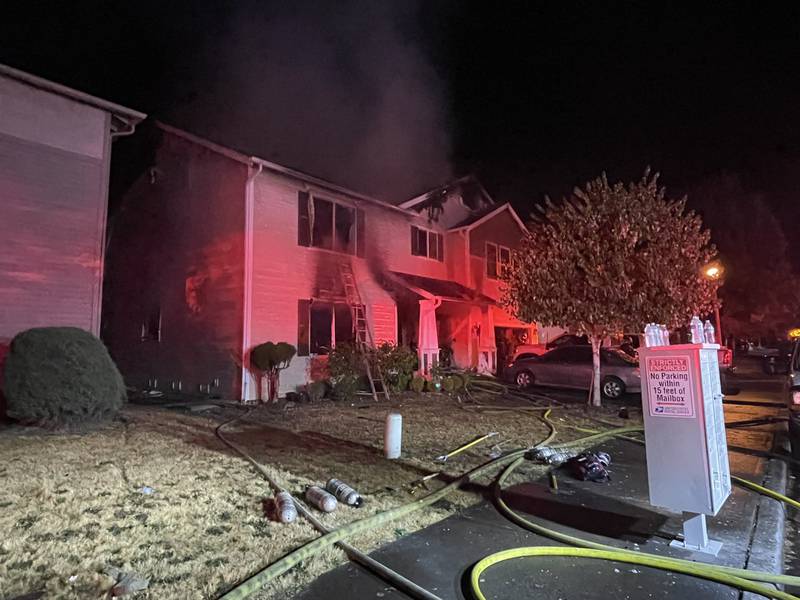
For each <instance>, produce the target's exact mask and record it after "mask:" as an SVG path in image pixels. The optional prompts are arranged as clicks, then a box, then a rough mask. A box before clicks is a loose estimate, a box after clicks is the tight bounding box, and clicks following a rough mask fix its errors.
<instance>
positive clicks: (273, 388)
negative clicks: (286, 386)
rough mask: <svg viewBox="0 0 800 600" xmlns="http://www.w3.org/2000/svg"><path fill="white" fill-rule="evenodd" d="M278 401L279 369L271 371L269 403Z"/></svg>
mask: <svg viewBox="0 0 800 600" xmlns="http://www.w3.org/2000/svg"><path fill="white" fill-rule="evenodd" d="M277 399H278V369H270V371H269V401H270V403H272V402H275V401H276V400H277Z"/></svg>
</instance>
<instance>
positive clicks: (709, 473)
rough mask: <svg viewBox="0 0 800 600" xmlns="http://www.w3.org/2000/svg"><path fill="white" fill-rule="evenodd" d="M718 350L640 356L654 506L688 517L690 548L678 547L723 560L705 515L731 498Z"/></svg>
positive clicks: (647, 351) (680, 348)
mask: <svg viewBox="0 0 800 600" xmlns="http://www.w3.org/2000/svg"><path fill="white" fill-rule="evenodd" d="M718 349H719V345H718V344H710V343H701V344H680V345H675V346H670V345H658V346H652V347H648V348H641V349H640V350H639V359H640V368H641V370H642V412H643V414H644V427H645V439H646V446H647V478H648V483H649V486H650V503H651V504H652V505H654V506H662V507H664V508H668V509H670V510H674V511H676V512H682V513H684V524H683V535H684V539H683V541H682V542H681V541H674V542H672V544H671V545H672V546H675V547H680V548H684V549H686V550H692V551H699V552H707V553H710V554H713V555H716V554H717V553H718V552H719V550H720V548H721V547H722V544H721V543H720V542H718V541H714V540H709V539H708V531H707V529H706V515H712V516H713V515H716V514H717V512H719V509H720V508H721V507H722V504H723V503H724V502H725V500H726V499H727V498H728V496H729V495H730V492H731V479H730V468H729V465H728V445H727V441H726V439H725V417H724V414H723V411H722V386H721V385H720V378H719V365H718V359H717V350H718Z"/></svg>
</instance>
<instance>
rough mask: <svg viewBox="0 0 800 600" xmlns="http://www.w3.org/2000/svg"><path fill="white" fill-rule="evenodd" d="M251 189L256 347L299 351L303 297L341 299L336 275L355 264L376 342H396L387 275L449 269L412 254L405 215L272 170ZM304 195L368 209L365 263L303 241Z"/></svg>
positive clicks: (289, 377)
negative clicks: (301, 209) (263, 345)
mask: <svg viewBox="0 0 800 600" xmlns="http://www.w3.org/2000/svg"><path fill="white" fill-rule="evenodd" d="M254 185H255V199H254V211H253V212H254V218H253V290H252V293H253V298H252V307H253V309H252V319H251V335H250V339H251V344H252V346H255V345H257V344H260V343H263V342H267V341H272V342H279V341H286V342H289V343H291V344H292V345H295V346H296V345H297V343H298V325H299V321H298V301H300V300H312V299H318V300H319V299H329V298H330V299H335V300H337V301H339V302H344V292H343V289H342V288H341V284H340V277H339V272H338V269H339V263H340V262H342V261H344V262H350V264H351V266H352V269H353V273H354V275H355V280H356V284H357V286H358V289H359V293H360V295H361V299H362V301H363V302H364V304H365V305H366V307H367V317H368V321H369V324H370V327H371V328H372V334H373V337H374V339H375V340H376V341H377V342H380V341H387V342H391V343H396V341H397V316H396V308H395V302H394V298H393V297H392V295H391V293H390V292H389V291H387V289H386V287H388V286H385V285H384V284H383V283H382V277H381V275H382V274H383V273H385V272H386V271H387V270H403V269H407V268H415V269H422V270H424V271H426V272H431V273H437V274H439V273H444V271H445V266H444V264H443V263H439V262H437V261H433V260H430V259H427V258H425V259H423V258H418V257H412V256H411V248H410V225H411V220H410V219H408V218H407V217H406V216H405V215H403V214H401V213H397V215H395V214H393V211H390V210H387V209H385V208H380V207H378V206H375V205H373V204H370V203H368V202H364V201H360V200H358V199H354V198H350V197H348V196H346V195H344V194H339V193H332V192H330V191H328V190H323V189H318V188H315V187H314V186H309V185H308V184H306V183H304V182H302V181H299V180H296V179H293V178H290V177H287V176H284V175H281V174H277V173H273V172H270V171H267V170H264V171H263V172H262V173H261V174H259V175H258V176H257V177H256V179H255V184H254ZM301 191H302V192H306V191H308V192H310V193H311V194H312V196H314V195H317V196H319V197H322V198H325V199H328V200H331V201H334V202H338V203H341V204H345V205H348V206H352V207H357V208H359V209H362V210H364V213H365V216H364V223H365V232H366V245H365V257H364V258H359V257H356V256H354V255H349V254H344V253H339V252H334V251H331V250H324V249H320V248H313V247H304V246H301V245H299V244H298V192H301ZM398 228H399V229H398ZM398 232H402V234H403V235H399V234H398ZM406 232H408V233H407V234H406ZM311 365H312V357H305V356H298V357H296V358H295V359H294V360H293V361H292V363H291V365H290V367H289V368H288V369H287V370H286V371H284V372H283V373H282V374H281V393H284V392H286V391H293V390H294V389H296V388H297V387H298V386H301V385H303V384H305V383H306V382H307V381H308V378H309V369H310V368H311Z"/></svg>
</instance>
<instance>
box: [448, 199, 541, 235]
mask: <svg viewBox="0 0 800 600" xmlns="http://www.w3.org/2000/svg"><path fill="white" fill-rule="evenodd" d="M504 211H508V213H509V214H510V215H511V218H512V219H514V221H516V223H517V225H519V227H520V229H522V231H523V232H525V231H527V230H528V228H527V227H525V223H523V222H522V219H520V218H519V215H518V214H517V211H515V210H514V208H513V207H512V206H511V205H510V204H509V203H508V202H506V203H505V204H501V205H500V206H496V205H495V206H487V207H486V208H484V209H483V210H482V211H479V212H476V213H473V214H471V215H470V216H469V217H467V218H466V219H464V220H463V221H462V222H460V223H457V224H456V225H454V226H452V227H450V228H449V229H448V231H458V230H460V229H474V228H475V227H477V226H478V225H480V224H481V223H485V222H486V221H488V220H489V219H491V218H493V217H495V216H497V215H499V214H500V213H501V212H504Z"/></svg>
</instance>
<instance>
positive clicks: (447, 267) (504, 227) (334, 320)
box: [103, 124, 535, 399]
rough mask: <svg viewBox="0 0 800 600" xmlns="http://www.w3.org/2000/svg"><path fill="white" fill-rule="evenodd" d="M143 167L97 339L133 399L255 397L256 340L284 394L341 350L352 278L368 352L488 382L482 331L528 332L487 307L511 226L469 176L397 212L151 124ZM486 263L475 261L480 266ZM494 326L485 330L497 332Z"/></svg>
mask: <svg viewBox="0 0 800 600" xmlns="http://www.w3.org/2000/svg"><path fill="white" fill-rule="evenodd" d="M154 129H155V134H156V135H155V136H154V143H153V145H154V146H155V152H154V161H153V164H152V166H151V168H150V169H149V170H148V171H147V173H145V174H144V175H143V176H142V177H140V178H139V179H138V180H137V181H136V182H135V183H134V184H133V185H132V186H131V188H130V189H129V190H128V191H127V192H126V193H125V195H124V197H123V198H122V200H121V204H120V208H119V211H118V214H117V215H116V216H115V217H114V219H113V224H112V227H113V231H114V233H113V235H112V237H111V242H110V247H109V258H108V264H107V281H108V292H107V296H106V307H107V312H106V313H105V316H104V319H105V320H104V329H103V333H104V339H105V341H106V343H107V345H108V346H109V348H110V350H111V352H112V355H113V356H114V358H115V359H116V360H117V362H118V364H119V366H120V368H121V370H122V372H123V374H125V376H126V378H127V380H128V381H129V382H130V383H131V384H133V385H137V386H156V387H158V388H160V389H182V390H191V391H196V390H198V389H200V390H201V391H209V392H217V393H221V394H223V395H227V396H230V395H235V396H236V397H241V398H243V399H254V398H255V397H256V394H257V385H256V382H255V381H254V380H253V378H252V375H251V374H250V372H249V370H248V369H247V368H246V366H247V363H248V355H249V352H250V350H251V348H252V347H253V346H255V345H257V344H259V343H262V342H265V341H273V342H278V341H286V342H289V343H291V344H293V345H295V346H296V347H297V349H298V356H297V357H296V358H295V359H294V360H293V361H292V363H291V366H290V367H289V369H287V370H286V371H284V372H283V373H282V374H281V391H282V392H286V391H290V390H294V389H297V388H298V386H302V385H304V384H305V383H307V382H308V381H309V380H310V379H311V378H313V377H314V370H315V368H316V365H317V364H318V363H319V361H318V360H315V357H320V356H324V355H325V354H326V353H327V351H328V349H329V348H330V347H332V346H334V345H336V344H337V343H342V342H350V341H352V340H353V335H354V334H353V322H352V317H351V310H350V306H349V304H348V298H347V294H346V290H345V286H344V285H343V276H342V272H343V271H344V272H345V273H348V272H352V274H353V277H354V280H355V282H356V284H357V288H358V293H359V295H360V298H361V303H362V304H363V305H364V306H365V307H366V314H367V321H368V323H369V327H370V331H371V333H372V337H373V339H374V341H375V343H376V344H379V343H382V342H390V343H406V344H409V345H413V346H415V347H417V348H418V350H419V353H420V358H421V364H422V365H423V368H427V369H429V368H430V367H431V366H432V365H433V364H435V363H436V361H437V360H438V353H439V347H440V346H448V347H451V348H452V350H453V359H454V361H455V362H456V364H458V365H459V366H463V367H470V366H474V367H479V368H481V369H483V370H488V371H491V370H494V368H495V364H496V360H497V358H496V345H495V328H496V327H498V328H508V329H511V328H516V329H517V330H519V331H527V332H528V333H529V335H530V336H533V335H535V331H534V329H533V327H532V326H529V325H527V324H524V323H519V322H518V321H516V320H515V319H513V317H511V316H510V315H508V314H507V313H506V312H505V311H503V310H502V309H500V308H499V307H498V306H497V298H498V294H499V288H498V283H497V275H498V273H499V272H500V271H501V270H502V269H503V268H504V266H505V265H506V264H507V263H508V260H509V252H510V249H511V248H513V247H515V246H516V245H517V243H518V242H519V240H520V239H521V237H522V234H523V232H524V226H523V224H522V222H521V221H520V219H519V217H518V216H517V215H516V214H515V213H514V211H513V210H512V209H511V207H510V206H508V205H496V204H495V203H494V202H493V201H492V200H491V198H489V196H488V194H486V192H485V191H484V190H483V189H482V188H481V187H480V186H479V185H478V184H477V182H476V181H475V180H474V179H473V178H465V179H462V180H459V181H457V182H454V183H453V184H451V185H449V186H447V187H444V188H440V189H438V190H435V191H433V192H430V193H428V194H425V195H423V196H421V197H419V198H416V199H414V200H410V201H409V202H406V203H404V204H402V205H400V206H395V205H393V204H390V203H387V202H383V201H380V200H378V199H375V198H371V197H369V196H365V195H363V194H359V193H357V192H354V191H351V190H347V189H345V188H342V187H340V186H337V185H334V184H332V183H329V182H326V181H323V180H320V179H318V178H315V177H312V176H309V175H306V174H303V173H300V172H298V171H295V170H293V169H289V168H286V167H282V166H280V165H276V164H274V163H271V162H268V161H265V160H262V159H259V158H257V157H253V156H249V155H247V154H243V153H240V152H236V151H233V150H230V149H228V148H224V147H222V146H219V145H216V144H214V143H211V142H209V141H207V140H203V139H200V138H198V137H196V136H194V135H191V134H189V133H186V132H184V131H180V130H178V129H175V128H173V127H170V126H167V125H164V124H155V125H154ZM487 259H488V263H487ZM504 330H505V329H499V330H498V331H504Z"/></svg>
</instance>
